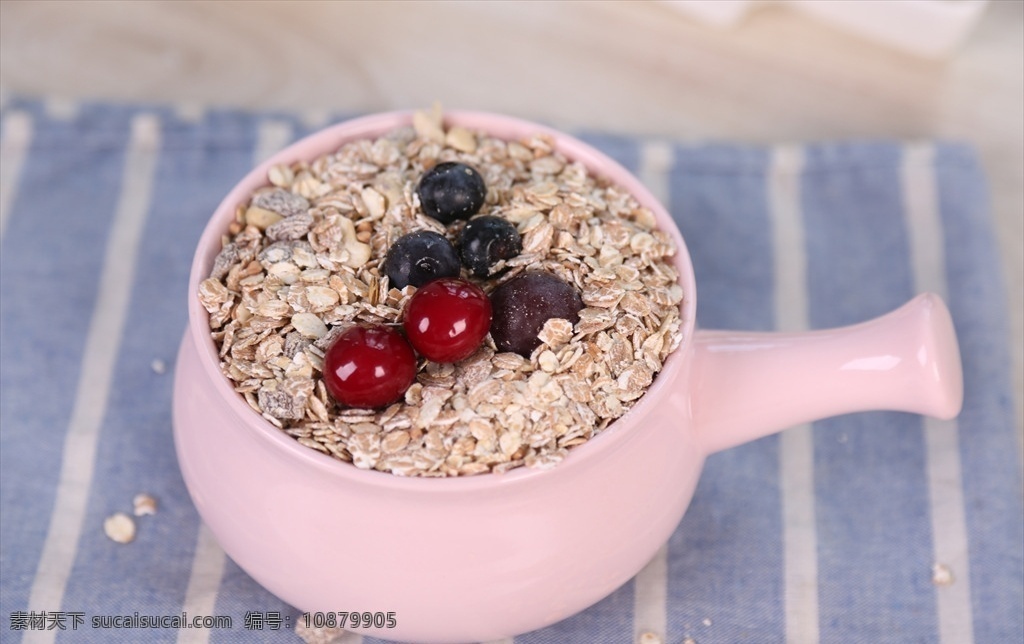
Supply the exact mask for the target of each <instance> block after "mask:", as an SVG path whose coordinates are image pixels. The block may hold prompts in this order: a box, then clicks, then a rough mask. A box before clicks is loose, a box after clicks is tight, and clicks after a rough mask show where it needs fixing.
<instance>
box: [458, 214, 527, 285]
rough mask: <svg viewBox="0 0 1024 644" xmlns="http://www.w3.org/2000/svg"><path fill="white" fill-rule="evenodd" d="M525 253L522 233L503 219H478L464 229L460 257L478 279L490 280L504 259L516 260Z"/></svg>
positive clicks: (460, 241) (460, 242)
mask: <svg viewBox="0 0 1024 644" xmlns="http://www.w3.org/2000/svg"><path fill="white" fill-rule="evenodd" d="M522 250H523V240H522V238H520V237H519V231H517V230H516V227H515V226H513V225H512V224H510V223H509V222H508V221H507V220H505V219H502V218H501V217H489V216H488V217H477V218H476V219H471V220H470V221H469V223H468V224H466V227H465V228H463V229H462V235H461V236H460V237H459V256H460V257H461V258H462V265H463V266H465V267H466V268H468V269H469V270H471V271H473V274H474V275H476V276H477V277H487V276H488V275H489V274H490V272H491V267H492V266H494V264H495V263H497V262H498V260H500V259H512V258H513V257H515V256H516V255H518V254H519V253H520V252H522Z"/></svg>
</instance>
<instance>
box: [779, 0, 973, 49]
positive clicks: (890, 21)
mask: <svg viewBox="0 0 1024 644" xmlns="http://www.w3.org/2000/svg"><path fill="white" fill-rule="evenodd" d="M788 1H789V4H790V5H792V6H794V7H795V8H797V9H800V10H801V11H803V12H805V13H807V14H808V15H811V16H814V17H815V18H817V19H819V20H821V21H822V22H827V23H829V24H831V25H834V26H836V27H839V28H840V29H845V30H846V31H849V32H851V33H855V34H857V35H860V36H864V37H865V38H870V39H872V40H876V41H879V42H882V43H885V44H887V45H890V46H892V47H896V48H898V49H902V50H904V51H907V52H910V53H912V54H917V55H918V56H926V57H928V58H942V57H944V56H947V55H949V54H950V53H952V52H953V50H955V49H956V48H957V47H958V46H959V45H960V43H961V42H963V40H964V38H965V37H966V36H967V34H968V32H970V30H971V29H972V28H973V27H974V24H975V23H976V22H977V20H978V17H979V16H981V12H982V11H983V10H984V9H985V5H987V4H988V0H873V1H872V2H853V1H850V0H788Z"/></svg>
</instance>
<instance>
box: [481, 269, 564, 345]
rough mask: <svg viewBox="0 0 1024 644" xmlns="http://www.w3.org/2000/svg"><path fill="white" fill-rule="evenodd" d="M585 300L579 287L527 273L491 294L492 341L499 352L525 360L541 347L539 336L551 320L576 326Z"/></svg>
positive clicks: (542, 272)
mask: <svg viewBox="0 0 1024 644" xmlns="http://www.w3.org/2000/svg"><path fill="white" fill-rule="evenodd" d="M582 308H583V300H582V299H581V298H580V294H579V293H578V292H577V291H576V288H575V287H573V286H572V285H571V284H567V283H565V282H563V281H562V280H561V279H560V278H559V277H558V276H556V275H553V274H551V273H547V272H544V271H526V272H524V273H522V274H520V275H518V276H516V277H515V278H513V279H511V280H509V281H507V282H505V283H504V284H502V285H501V286H499V287H498V288H496V289H495V290H494V292H493V293H491V310H492V318H491V338H492V339H493V340H494V344H495V346H497V347H498V351H512V352H514V353H518V354H519V355H521V356H524V357H527V358H528V357H530V353H531V352H532V351H533V350H534V349H536V348H537V347H538V346H540V338H538V337H537V335H538V334H539V333H540V331H541V329H543V328H544V323H545V322H547V321H548V320H549V319H551V318H563V319H566V320H569V321H570V322H572V323H573V324H576V323H577V322H579V320H580V315H579V313H580V309H582Z"/></svg>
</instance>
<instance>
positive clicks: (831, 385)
mask: <svg viewBox="0 0 1024 644" xmlns="http://www.w3.org/2000/svg"><path fill="white" fill-rule="evenodd" d="M694 344H695V355H694V362H693V372H692V375H691V380H690V383H691V384H690V392H691V393H690V396H691V397H690V411H691V414H692V416H693V420H694V425H695V427H696V429H697V432H698V436H699V440H700V441H701V444H702V445H703V446H704V449H705V450H706V452H707V453H708V454H710V453H713V452H717V451H719V450H723V449H726V448H729V447H733V446H735V445H739V444H741V443H745V442H747V441H751V440H754V439H756V438H760V437H762V436H767V435H768V434H772V433H775V432H777V431H779V430H782V429H785V428H786V427H791V426H793V425H797V424H800V423H806V422H810V421H813V420H818V419H821V418H826V417H828V416H836V415H839V414H845V413H849V412H856V411H867V410H872V409H879V410H880V409H886V410H895V411H907V412H913V413H919V414H926V415H929V416H936V417H938V418H952V417H954V416H956V415H957V414H958V413H959V412H960V406H961V404H962V402H963V373H962V370H961V366H960V350H959V347H958V346H957V340H956V333H955V331H954V329H953V321H952V319H951V318H950V315H949V310H948V309H947V308H946V305H945V304H944V303H943V302H942V300H941V299H940V298H939V297H938V296H937V295H934V294H931V293H926V294H923V295H919V296H917V297H915V298H914V299H912V300H911V301H909V302H907V303H906V304H904V305H903V306H901V307H900V308H898V309H896V310H895V311H892V312H891V313H887V314H885V315H883V316H881V317H878V318H875V319H873V320H869V321H867V322H862V323H860V324H854V325H852V326H846V327H840V328H835V329H827V330H822V331H808V332H805V333H746V332H739V331H704V330H701V331H697V333H696V335H695V337H694Z"/></svg>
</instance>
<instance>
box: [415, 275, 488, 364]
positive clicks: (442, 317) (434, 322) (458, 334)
mask: <svg viewBox="0 0 1024 644" xmlns="http://www.w3.org/2000/svg"><path fill="white" fill-rule="evenodd" d="M404 325H405V334H406V335H407V336H409V342H411V343H412V346H413V347H415V348H416V350H417V351H419V352H420V354H421V355H423V356H424V357H426V358H428V359H430V360H433V361H434V362H458V361H459V360H463V359H465V358H468V357H469V356H471V355H473V352H474V351H476V350H477V348H478V347H479V346H480V344H481V343H482V342H483V340H484V336H486V335H487V332H488V331H489V330H490V328H491V301H490V300H489V299H487V294H486V293H484V292H483V291H482V290H480V288H479V287H477V286H474V285H473V284H470V283H469V282H467V281H465V280H461V279H456V278H454V277H444V278H441V279H437V280H434V281H433V282H429V283H428V284H426V285H425V286H423V287H422V288H420V290H418V291H416V293H415V294H414V295H413V296H412V297H411V298H410V299H409V304H408V305H406V307H405V321H404Z"/></svg>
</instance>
